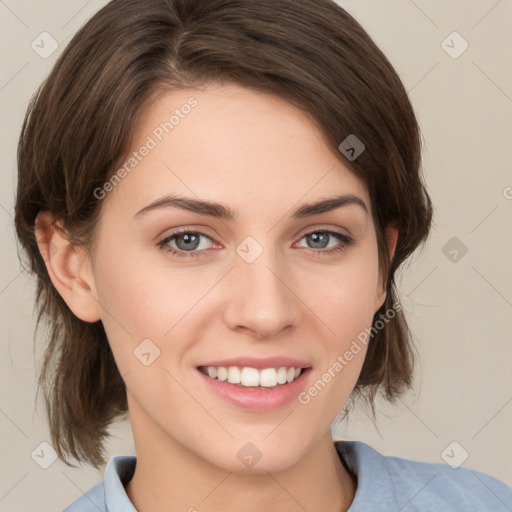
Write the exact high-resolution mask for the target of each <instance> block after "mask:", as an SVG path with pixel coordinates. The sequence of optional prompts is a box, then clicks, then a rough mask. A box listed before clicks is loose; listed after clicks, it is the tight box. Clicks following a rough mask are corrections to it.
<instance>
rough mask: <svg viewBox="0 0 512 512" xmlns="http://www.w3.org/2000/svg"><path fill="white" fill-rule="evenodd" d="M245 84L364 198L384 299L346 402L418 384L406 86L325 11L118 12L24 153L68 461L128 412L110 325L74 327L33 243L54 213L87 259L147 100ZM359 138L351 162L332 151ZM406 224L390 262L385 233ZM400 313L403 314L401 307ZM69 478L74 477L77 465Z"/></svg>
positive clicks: (23, 141) (358, 31)
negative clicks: (408, 282) (212, 85)
mask: <svg viewBox="0 0 512 512" xmlns="http://www.w3.org/2000/svg"><path fill="white" fill-rule="evenodd" d="M212 81H218V82H221V83H229V82H232V83H236V84H239V85H242V86H245V87H248V88H251V89H253V90H257V91H261V92H266V93H270V94H275V95H277V96H279V97H281V98H284V99H286V100H288V101H289V102H291V103H292V104H293V105H295V106H297V107H298V108H300V109H302V110H303V111H305V112H308V113H309V114H311V115H312V116H313V118H314V119H316V120H317V121H318V123H319V126H320V127H321V129H322V131H323V134H324V137H325V141H326V143H327V144H328V145H330V146H331V147H332V149H333V150H334V151H335V152H337V154H338V155H339V158H340V159H341V160H342V161H343V162H344V163H345V164H346V165H347V166H348V167H349V168H350V169H351V170H352V171H353V172H354V174H355V175H356V176H358V177H359V178H360V179H362V180H363V182H364V183H365V184H366V186H367V187H368V191H369V194H370V198H371V203H372V211H373V216H374V219H373V220H374V223H375V227H376V234H377V241H378V250H379V264H380V266H381V269H382V270H383V271H384V272H385V274H384V275H385V276H387V297H386V300H385V303H384V304H383V306H382V308H381V309H379V311H377V313H376V315H375V317H374V323H376V322H377V321H378V319H379V318H381V315H382V314H385V313H386V312H387V311H389V310H391V309H394V311H395V314H394V316H393V318H388V319H387V321H386V322H385V325H384V326H383V328H381V329H375V331H377V332H375V333H373V331H372V334H374V335H373V336H372V339H371V341H370V343H369V345H368V352H367V355H366V359H365V362H364V365H363V368H362V372H361V374H360V377H359V380H358V382H357V384H356V387H355V389H354V391H353V394H352V396H353V397H354V396H362V397H364V398H365V399H366V401H367V403H369V404H370V405H371V408H372V412H373V415H375V412H374V398H375V396H376V394H377V391H378V390H379V389H381V391H382V393H383V394H384V396H385V397H386V398H387V399H388V400H393V399H394V398H396V397H397V396H398V395H399V394H400V393H402V392H403V391H405V390H406V389H407V388H408V387H410V386H411V383H412V370H413V361H414V345H413V344H412V341H411V333H410V332H409V330H408V327H407V323H406V320H405V318H404V315H403V312H402V311H401V308H400V307H397V306H396V304H397V303H398V300H397V295H396V289H395V281H394V275H395V271H396V270H397V269H398V267H399V266H400V265H401V264H402V262H403V261H404V260H405V259H406V258H407V257H408V256H409V255H410V254H411V253H412V252H413V251H414V250H415V249H416V248H417V247H418V246H419V245H420V243H421V242H423V241H424V240H425V239H426V237H427V235H428V233H429V229H430V223H431V217H432V206H431V202H430V198H429V196H428V194H427V192H426V190H425V187H424V184H423V181H422V176H421V168H420V153H421V139H420V132H419V127H418V124H417V120H416V117H415V115H414V112H413V109H412V106H411V104H410V101H409V99H408V96H407V92H406V90H405V89H404V86H403V84H402V83H401V81H400V79H399V77H398V75H397V73H396V72H395V70H394V69H393V67H392V65H391V64H390V62H389V61H388V59H387V58H386V57H385V56H384V54H383V53H382V52H381V51H380V50H379V49H378V47H377V46H376V45H375V43H374V42H373V41H372V40H371V38H370V37H369V36H368V34H367V33H366V32H365V30H364V29H363V28H362V27H361V26H360V25H359V23H358V22H357V21H356V20H354V18H352V16H350V15H349V14H348V13H347V12H346V11H344V10H343V9H342V8H341V7H339V6H338V5H337V4H335V3H334V2H333V1H331V0H208V1H207V2H206V1H204V0H167V1H166V0H113V1H111V2H110V3H108V4H107V5H106V6H105V7H104V8H102V9H101V10H100V11H99V12H98V13H97V14H96V15H94V16H93V17H92V18H91V20H89V21H88V22H87V23H86V24H85V25H84V26H83V27H82V28H81V29H80V30H79V31H78V33H77V34H76V35H75V36H74V38H73V39H72V41H71V42H70V43H69V45H68V46H67V48H66V49H65V50H64V52H63V53H62V55H61V56H60V58H59V59H58V61H57V63H56V64H55V66H54V68H53V70H52V71H51V73H50V75H49V76H48V78H47V80H46V81H45V82H44V83H43V84H42V86H41V87H40V89H39V90H38V92H37V93H36V95H35V96H34V98H33V99H32V101H31V103H30V105H29V108H28V112H27V115H26V118H25V121H24V124H23V128H22V132H21V136H20V140H19V147H18V167H19V169H18V173H19V175H18V190H17V199H16V206H15V225H16V231H17V236H18V238H19V240H20V242H21V245H22V247H23V249H24V250H25V251H26V253H27V255H28V264H29V270H30V271H31V272H33V273H34V274H35V275H36V276H37V296H36V304H37V306H38V312H39V314H38V318H37V326H39V324H40V322H41V319H42V318H46V319H47V320H48V323H49V336H48V344H47V346H46V348H45V354H44V360H43V365H42V369H41V373H40V376H39V386H40V387H41V386H42V387H43V389H44V397H45V404H46V408H47V414H48V417H49V423H50V430H51V436H52V441H53V444H54V447H55V449H56V451H57V453H58V455H59V457H60V458H61V459H62V460H63V461H64V462H66V463H68V464H70V462H69V461H68V457H69V456H72V457H73V458H74V459H76V460H78V461H85V462H88V463H90V464H92V465H94V466H95V467H99V466H100V465H102V464H103V463H104V462H105V461H104V448H103V441H104V439H105V437H106V436H107V435H108V427H109V425H110V424H111V422H112V421H113V420H114V419H115V418H117V417H119V416H120V415H123V414H124V413H126V411H127V402H126V391H125V386H124V382H123V380H122V378H121V376H120V374H119V371H118V369H117V367H116V364H115V362H114V359H113V356H112V353H111V350H110V347H109V344H108V340H107V337H106V334H105V331H104V329H103V325H102V323H101V321H98V322H95V323H87V322H84V321H82V320H80V319H78V318H77V317H76V316H75V315H74V314H73V313H72V312H71V310H70V309H69V308H68V306H67V305H66V303H65V302H64V300H63V299H62V297H61V296H60V295H59V293H58V292H57V291H56V289H55V288H54V286H53V284H52V282H51V280H50V278H49V275H48V272H47V269H46V266H45V262H44V261H43V259H42V257H41V254H40V252H39V249H38V245H37V242H36V238H35V234H34V224H35V218H36V216H37V214H38V212H39V211H41V210H48V211H50V212H53V213H54V214H55V215H56V217H57V218H58V219H60V220H61V221H62V223H63V226H64V227H65V229H67V230H68V231H69V233H70V235H71V236H72V237H73V243H76V244H79V245H81V246H83V247H84V249H85V250H90V249H91V247H92V246H93V244H94V240H95V237H94V235H95V231H94V230H95V228H96V227H97V225H98V220H99V218H100V212H101V201H97V200H96V198H95V196H94V194H93V191H94V190H95V189H96V188H97V187H101V186H102V185H103V184H104V183H105V181H106V180H107V179H108V178H109V177H110V176H111V175H112V174H113V172H114V171H115V169H116V166H117V165H119V163H120V162H122V161H123V158H124V157H125V155H126V153H127V151H128V150H129V143H130V140H131V136H132V132H133V126H134V125H135V121H136V120H137V117H138V115H139V113H140V111H141V110H142V109H143V108H144V105H145V104H146V102H147V100H148V99H149V98H150V97H151V96H152V95H153V94H154V93H155V92H158V91H160V92H162V91H165V90H171V89H183V88H189V87H200V86H203V85H205V84H207V83H209V82H212ZM351 134H355V135H356V136H357V138H358V139H360V140H361V141H363V143H364V144H365V146H366V149H365V151H364V152H363V153H362V154H361V155H360V156H359V157H358V158H357V159H355V160H353V161H352V160H351V159H348V158H345V156H344V155H343V154H342V153H341V152H340V151H339V150H338V146H339V144H340V143H341V142H342V141H344V140H345V139H346V138H347V136H349V135H351ZM390 223H396V224H398V226H399V237H398V242H397V246H396V251H395V254H394V257H393V259H392V261H390V258H389V254H388V249H387V244H386V240H385V232H384V229H385V227H386V226H388V225H389V224H390ZM398 304H399V303H398ZM70 465H71V464H70Z"/></svg>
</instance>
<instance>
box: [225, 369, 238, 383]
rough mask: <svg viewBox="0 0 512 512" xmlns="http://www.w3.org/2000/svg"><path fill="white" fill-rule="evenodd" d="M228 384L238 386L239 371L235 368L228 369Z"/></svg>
mask: <svg viewBox="0 0 512 512" xmlns="http://www.w3.org/2000/svg"><path fill="white" fill-rule="evenodd" d="M228 382H229V383H231V384H240V370H239V369H238V368H237V367H236V366H230V367H229V368H228Z"/></svg>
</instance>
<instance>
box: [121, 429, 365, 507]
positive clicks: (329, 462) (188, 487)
mask: <svg viewBox="0 0 512 512" xmlns="http://www.w3.org/2000/svg"><path fill="white" fill-rule="evenodd" d="M146 434H147V433H146ZM134 437H135V445H136V446H137V448H138V450H137V466H136V470H135V474H134V476H133V478H132V480H131V481H130V482H129V483H128V484H127V486H126V492H127V494H128V497H129V498H130V500H131V501H132V503H133V504H134V506H135V508H136V509H137V510H138V511H139V512H148V511H151V512H164V511H165V512H178V511H179V512H184V511H188V512H196V511H197V510H201V511H202V512H220V511H225V510H241V511H244V512H260V511H261V510H266V511H268V512H271V511H274V510H275V511H277V510H279V511H280V512H299V511H300V512H303V511H304V510H307V511H308V512H317V511H318V512H320V511H322V512H340V511H346V510H348V508H349V506H350V504H351V503H352V500H353V498H354V495H355V488H356V485H355V483H354V481H353V480H352V478H351V477H350V475H349V474H348V473H347V471H346V470H345V468H344V466H343V464H342V463H341V461H340V459H339V456H338V454H337V451H336V449H335V446H334V443H333V441H332V438H331V435H330V432H328V435H326V436H324V438H322V439H321V440H320V442H319V443H318V444H317V445H316V446H314V447H313V449H312V450H310V451H309V452H308V453H307V455H306V456H305V457H304V458H302V459H301V460H300V461H299V462H298V463H297V464H295V465H294V466H292V467H290V468H288V469H286V470H284V471H280V472H277V473H270V472H265V473H260V474H240V473H234V472H230V471H226V470H224V469H222V468H220V467H218V466H215V465H213V464H211V463H210V462H208V461H206V460H205V459H202V458H200V457H198V456H196V455H195V454H193V453H192V452H190V451H189V450H187V449H186V448H185V447H183V446H182V445H180V444H178V443H176V442H170V443H166V449H165V450H162V446H161V445H159V444H157V443H155V442H151V441H150V442H147V441H146V442H144V440H143V439H139V440H140V441H142V443H137V436H136V434H135V432H134ZM151 437H152V436H148V435H145V436H144V438H145V439H146V440H147V439H148V438H151ZM153 439H154V438H153ZM139 448H141V449H140V450H139Z"/></svg>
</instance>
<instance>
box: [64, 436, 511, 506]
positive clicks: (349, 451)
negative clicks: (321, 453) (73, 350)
mask: <svg viewBox="0 0 512 512" xmlns="http://www.w3.org/2000/svg"><path fill="white" fill-rule="evenodd" d="M335 446H336V449H337V450H338V453H339V454H341V456H342V457H343V459H344V460H345V461H346V463H347V464H348V466H349V467H350V469H351V470H352V472H353V473H355V474H356V475H357V480H358V482H357V491H356V495H355V497H354V501H353V502H352V505H351V506H350V509H349V512H420V511H421V512H447V511H464V512H477V511H478V512H511V511H512V487H509V486H507V485H506V484H504V483H503V482H500V481H499V480H497V479H495V478H493V477H491V476H488V475H486V474H484V473H480V472H479V471H473V470H471V469H467V468H462V467H459V468H457V469H453V468H451V467H450V466H448V465H447V464H438V463H432V462H415V461H411V460H407V459H401V458H398V457H389V456H384V455H381V454H380V453H379V452H377V451H376V450H374V449H373V448H371V447H370V446H369V445H367V444H365V443H362V442H360V441H336V442H335ZM136 462H137V459H136V457H135V456H133V455H119V456H116V457H112V458H111V459H110V460H109V461H108V463H107V465H106V467H105V474H104V477H103V481H102V482H100V483H98V484H96V485H95V486H94V487H91V489H89V490H88V491H87V492H86V493H85V494H84V495H83V496H81V497H80V498H78V499H77V500H76V501H75V502H74V503H72V504H71V505H70V506H69V507H67V508H66V509H65V510H64V512H98V511H101V512H136V509H135V507H134V506H133V504H132V503H131V501H130V499H129V498H128V496H127V494H126V492H125V490H124V485H126V484H127V483H128V482H129V481H130V479H131V478H132V476H133V473H134V471H135V465H136Z"/></svg>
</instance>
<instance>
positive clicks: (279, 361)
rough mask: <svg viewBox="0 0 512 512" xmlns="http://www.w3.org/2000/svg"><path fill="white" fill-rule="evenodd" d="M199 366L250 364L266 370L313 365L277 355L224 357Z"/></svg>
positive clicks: (249, 365)
mask: <svg viewBox="0 0 512 512" xmlns="http://www.w3.org/2000/svg"><path fill="white" fill-rule="evenodd" d="M199 366H206V367H208V366H217V367H219V366H224V367H229V366H240V367H242V368H243V367H244V366H248V367H250V368H256V369H258V370H264V369H265V368H281V367H282V366H286V367H287V368H290V367H293V368H309V367H310V366H311V365H310V364H309V363H307V362H306V361H301V360H300V359H295V358H293V357H286V356H277V357H266V358H257V357H234V358H232V359H223V360H221V361H208V362H206V363H203V364H200V365H199Z"/></svg>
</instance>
